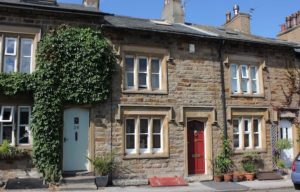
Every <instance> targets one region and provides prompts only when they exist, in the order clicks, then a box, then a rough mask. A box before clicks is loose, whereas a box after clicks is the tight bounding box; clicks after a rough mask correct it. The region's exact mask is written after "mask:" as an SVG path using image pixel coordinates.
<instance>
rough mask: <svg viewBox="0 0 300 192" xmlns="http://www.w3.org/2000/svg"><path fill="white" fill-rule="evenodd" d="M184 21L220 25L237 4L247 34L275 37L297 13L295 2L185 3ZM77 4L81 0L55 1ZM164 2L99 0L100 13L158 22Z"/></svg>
mask: <svg viewBox="0 0 300 192" xmlns="http://www.w3.org/2000/svg"><path fill="white" fill-rule="evenodd" d="M185 1H186V3H185V16H186V17H185V20H186V22H189V23H195V24H201V25H210V26H221V25H223V24H224V22H225V13H226V12H227V11H232V9H233V5H234V4H238V5H239V6H240V11H241V12H244V13H250V10H251V9H254V11H252V13H251V32H252V33H253V34H255V35H259V36H264V37H272V38H275V37H276V35H277V34H278V33H279V32H280V25H281V24H283V23H284V22H285V17H286V16H289V15H291V14H292V13H295V12H297V11H298V10H300V4H299V0H185ZM58 2H61V3H72V4H81V3H82V0H58ZM163 4H164V0H101V2H100V10H101V11H102V12H106V13H113V14H116V15H123V16H131V17H137V18H147V19H159V18H160V17H161V12H162V9H163Z"/></svg>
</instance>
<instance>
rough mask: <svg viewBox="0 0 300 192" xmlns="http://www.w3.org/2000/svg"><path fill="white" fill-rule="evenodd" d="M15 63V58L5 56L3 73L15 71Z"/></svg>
mask: <svg viewBox="0 0 300 192" xmlns="http://www.w3.org/2000/svg"><path fill="white" fill-rule="evenodd" d="M15 63H16V57H15V56H5V58H4V68H3V71H4V72H5V73H10V72H14V71H15Z"/></svg>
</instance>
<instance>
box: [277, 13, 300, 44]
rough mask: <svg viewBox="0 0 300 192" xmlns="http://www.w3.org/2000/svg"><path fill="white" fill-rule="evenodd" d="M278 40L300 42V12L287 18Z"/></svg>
mask: <svg viewBox="0 0 300 192" xmlns="http://www.w3.org/2000/svg"><path fill="white" fill-rule="evenodd" d="M277 38H278V39H282V40H287V41H297V42H300V10H299V11H297V12H295V13H293V14H291V15H290V16H287V17H286V18H285V23H284V24H282V25H281V31H280V32H279V34H278V35H277Z"/></svg>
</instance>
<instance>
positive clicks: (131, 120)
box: [125, 116, 167, 154]
mask: <svg viewBox="0 0 300 192" xmlns="http://www.w3.org/2000/svg"><path fill="white" fill-rule="evenodd" d="M163 122H164V117H162V116H132V117H126V118H125V152H126V154H153V153H156V154H157V153H163V152H164V150H163V149H164V144H165V142H164V136H163V135H164V134H167V133H166V131H165V129H166V128H165V127H164V123H163Z"/></svg>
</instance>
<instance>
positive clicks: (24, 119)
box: [19, 108, 29, 125]
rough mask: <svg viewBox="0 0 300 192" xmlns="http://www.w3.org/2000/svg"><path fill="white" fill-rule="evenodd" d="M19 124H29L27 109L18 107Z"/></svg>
mask: <svg viewBox="0 0 300 192" xmlns="http://www.w3.org/2000/svg"><path fill="white" fill-rule="evenodd" d="M19 123H20V124H22V125H28V124H29V109H28V108H20V122H19Z"/></svg>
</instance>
